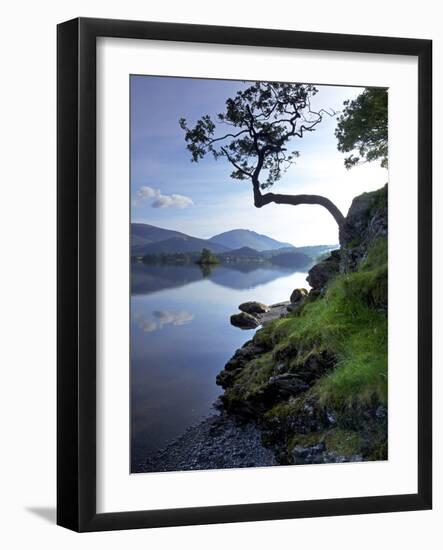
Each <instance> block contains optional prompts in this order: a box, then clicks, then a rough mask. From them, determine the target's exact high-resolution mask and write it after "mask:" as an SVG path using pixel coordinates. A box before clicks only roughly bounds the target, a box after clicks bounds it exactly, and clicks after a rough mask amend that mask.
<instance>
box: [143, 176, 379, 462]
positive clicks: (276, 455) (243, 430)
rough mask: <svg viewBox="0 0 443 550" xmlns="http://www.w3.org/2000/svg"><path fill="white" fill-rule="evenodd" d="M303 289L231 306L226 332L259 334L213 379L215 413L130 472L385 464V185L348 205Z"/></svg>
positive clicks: (238, 350)
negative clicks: (335, 245) (336, 235)
mask: <svg viewBox="0 0 443 550" xmlns="http://www.w3.org/2000/svg"><path fill="white" fill-rule="evenodd" d="M307 281H308V282H309V284H310V287H311V289H310V291H309V292H308V291H307V290H306V289H301V288H297V289H294V290H293V291H292V294H291V296H290V300H289V301H287V302H280V303H278V304H274V305H271V306H268V305H266V304H263V303H261V302H255V301H251V302H245V303H243V304H240V305H239V310H240V312H239V313H235V314H233V315H232V316H231V318H230V322H231V324H232V325H233V326H236V327H239V328H241V329H244V330H248V329H258V330H255V332H254V335H253V337H252V338H251V339H250V340H248V341H247V342H246V343H245V344H244V345H243V346H242V347H241V348H239V349H237V350H236V351H235V353H234V355H233V356H232V357H231V359H230V360H229V361H228V362H227V363H226V365H225V367H224V369H223V370H222V371H221V372H220V373H219V374H218V375H217V378H216V383H217V384H218V385H219V386H221V387H222V388H223V390H224V392H223V394H222V395H221V397H220V398H219V401H220V406H219V407H218V408H219V410H220V414H218V415H216V414H214V415H212V416H210V417H209V418H207V419H205V420H203V421H202V422H201V423H199V424H197V425H196V426H192V427H190V428H189V429H188V430H186V432H185V433H184V434H183V435H182V436H181V437H179V438H178V439H177V440H175V441H174V442H172V443H171V444H170V445H168V446H167V447H165V448H164V449H162V450H160V451H158V452H157V453H155V454H154V455H152V456H150V457H148V458H147V460H146V463H144V464H143V465H140V470H139V471H144V472H161V471H180V470H202V469H204V470H206V469H222V468H243V467H253V466H272V465H285V464H319V463H334V462H353V461H358V462H361V461H366V460H386V459H387V457H388V441H387V434H388V411H387V188H386V187H385V188H382V189H380V190H378V191H375V192H372V193H364V194H363V195H360V196H359V197H356V198H355V199H354V201H353V203H352V206H351V208H350V210H349V212H348V216H347V219H346V221H345V224H344V225H343V227H342V228H341V248H340V250H335V251H332V252H331V253H330V254H329V256H328V257H326V258H324V259H322V260H320V261H319V262H318V263H317V264H316V265H314V266H313V267H312V268H311V269H310V271H309V274H308V278H307Z"/></svg>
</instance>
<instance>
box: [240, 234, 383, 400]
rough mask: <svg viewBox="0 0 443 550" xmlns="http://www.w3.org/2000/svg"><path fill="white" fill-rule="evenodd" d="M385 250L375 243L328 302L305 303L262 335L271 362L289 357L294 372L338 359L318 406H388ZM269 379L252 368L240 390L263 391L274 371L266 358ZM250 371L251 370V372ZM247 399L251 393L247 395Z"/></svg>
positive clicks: (321, 383)
mask: <svg viewBox="0 0 443 550" xmlns="http://www.w3.org/2000/svg"><path fill="white" fill-rule="evenodd" d="M386 296H387V245H386V239H384V238H381V239H379V240H378V241H376V242H375V243H374V245H373V246H372V247H371V249H370V250H369V252H368V255H367V258H366V259H365V260H364V261H363V262H362V264H361V266H360V268H359V270H358V271H357V272H354V273H350V274H347V275H341V276H338V277H337V278H336V279H335V280H334V281H333V282H332V283H331V284H330V285H329V287H328V289H327V292H326V294H325V296H324V297H323V298H322V299H318V300H316V301H313V302H309V301H308V302H307V303H306V304H305V305H304V306H303V308H302V310H301V311H300V312H298V313H297V314H296V315H295V316H291V317H287V318H284V319H279V320H277V321H275V322H274V323H272V324H271V325H268V327H267V328H266V330H265V331H262V333H261V334H260V335H259V338H261V339H268V340H269V339H271V341H272V342H273V344H274V346H275V347H274V351H273V355H272V357H273V359H274V361H273V362H274V363H276V362H277V361H278V359H279V357H282V356H287V357H290V370H293V371H296V369H297V367H298V366H299V365H301V364H302V363H303V362H304V361H306V359H307V357H308V356H309V355H310V354H313V353H320V352H321V351H323V350H327V351H328V352H330V353H332V354H333V355H334V356H335V357H336V358H337V366H336V368H335V369H334V370H333V371H332V372H331V373H330V374H328V375H326V376H323V377H322V378H321V379H319V380H318V381H317V383H316V384H315V385H314V386H313V387H312V388H311V390H310V393H311V394H312V395H315V396H316V397H317V398H318V400H319V402H320V404H322V405H329V406H339V405H344V404H349V405H351V404H353V403H355V402H357V403H358V402H360V403H369V402H371V401H372V400H373V399H374V398H376V399H377V400H378V401H379V402H380V403H383V404H384V403H386V400H387V343H388V342H387V317H386V313H385V311H386ZM264 363H265V365H266V368H265V373H262V374H263V376H260V375H259V373H258V372H257V367H259V365H257V364H255V365H248V366H247V367H246V369H245V371H244V373H242V379H243V380H242V386H243V388H244V389H245V388H246V387H247V386H248V384H251V386H252V387H251V390H252V391H256V390H257V389H259V387H260V385H261V383H264V382H265V381H266V379H267V378H268V377H269V376H270V373H271V371H272V361H271V355H270V354H269V353H268V354H266V356H265V359H264ZM248 367H250V368H248ZM248 393H249V392H248Z"/></svg>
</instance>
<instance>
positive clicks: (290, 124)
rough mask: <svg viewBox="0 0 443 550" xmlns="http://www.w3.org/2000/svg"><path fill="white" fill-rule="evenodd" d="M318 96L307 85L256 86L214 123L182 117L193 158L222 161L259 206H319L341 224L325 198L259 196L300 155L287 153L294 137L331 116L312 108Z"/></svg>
mask: <svg viewBox="0 0 443 550" xmlns="http://www.w3.org/2000/svg"><path fill="white" fill-rule="evenodd" d="M317 92H318V90H317V88H315V86H313V85H311V84H288V83H280V82H255V83H253V84H251V85H250V86H248V87H246V88H244V89H242V90H239V91H238V92H237V93H236V94H235V96H234V97H231V98H228V99H227V100H226V108H225V111H224V112H222V113H219V114H218V115H217V116H216V117H215V118H214V119H213V118H211V116H210V115H204V116H202V117H201V118H200V119H199V120H198V121H197V122H196V124H195V125H194V126H189V125H188V123H187V121H186V119H184V118H181V119H180V121H179V123H180V126H181V128H182V129H183V130H184V131H185V140H186V143H187V148H188V150H189V151H190V153H191V160H192V161H194V162H198V161H199V160H201V159H202V158H203V157H204V156H205V155H208V154H210V155H212V156H213V157H214V158H215V159H216V160H218V159H220V158H222V157H223V158H225V159H226V160H227V161H228V162H229V163H230V164H231V166H232V167H233V171H232V173H231V177H232V178H234V179H236V180H250V181H251V183H252V188H253V196H254V205H255V206H256V207H257V208H261V207H262V206H264V205H266V204H269V203H271V202H273V203H276V204H291V205H294V206H296V205H298V204H318V205H321V206H323V207H324V208H326V209H327V210H328V211H329V212H330V213H331V215H332V216H333V217H334V219H335V220H336V222H337V224H338V225H339V226H341V224H342V223H343V220H344V217H343V215H342V213H341V212H340V210H339V209H338V208H337V207H336V206H335V204H333V203H332V201H330V200H329V199H327V198H326V197H323V196H321V195H301V194H300V195H283V194H275V193H271V192H267V193H264V194H263V193H262V191H263V190H265V189H267V188H269V187H271V186H273V185H274V184H275V183H276V182H277V181H278V180H280V178H281V177H282V176H283V174H284V173H285V172H286V171H287V169H288V168H289V167H290V166H291V165H292V164H294V163H295V160H296V159H297V157H298V156H299V152H298V151H296V150H290V151H289V150H288V149H289V148H290V146H291V149H292V145H291V142H292V140H293V138H303V137H304V136H305V135H306V134H309V133H312V132H314V131H315V129H316V127H317V126H318V124H320V123H321V122H322V120H323V117H324V116H325V115H326V114H328V115H330V116H332V115H334V114H335V113H334V112H332V113H328V111H326V110H325V109H320V110H314V109H313V108H312V107H311V99H312V97H313V96H314V95H315V94H317Z"/></svg>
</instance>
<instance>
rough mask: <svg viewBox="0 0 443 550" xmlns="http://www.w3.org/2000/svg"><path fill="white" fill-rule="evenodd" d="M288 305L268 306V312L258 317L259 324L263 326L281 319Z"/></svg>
mask: <svg viewBox="0 0 443 550" xmlns="http://www.w3.org/2000/svg"><path fill="white" fill-rule="evenodd" d="M288 305H289V302H282V303H280V304H274V305H272V306H269V311H267V312H266V313H262V314H260V315H258V318H259V319H260V322H261V324H262V325H265V324H266V323H269V322H270V321H273V320H274V319H279V318H280V317H283V315H286V312H287V307H288Z"/></svg>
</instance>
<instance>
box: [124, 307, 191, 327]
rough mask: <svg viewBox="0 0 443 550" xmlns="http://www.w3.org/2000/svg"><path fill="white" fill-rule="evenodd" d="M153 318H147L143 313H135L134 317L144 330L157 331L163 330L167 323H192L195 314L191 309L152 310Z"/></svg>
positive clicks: (177, 325)
mask: <svg viewBox="0 0 443 550" xmlns="http://www.w3.org/2000/svg"><path fill="white" fill-rule="evenodd" d="M152 315H153V317H155V320H153V319H146V318H145V317H143V315H142V314H141V313H134V319H135V321H136V323H137V325H138V327H140V328H141V329H142V330H143V332H155V331H156V330H161V329H162V328H163V327H164V326H165V325H174V326H176V327H180V326H182V325H186V324H187V323H190V322H191V321H192V320H193V319H194V315H193V314H192V313H190V312H189V311H161V310H156V311H153V312H152Z"/></svg>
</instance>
